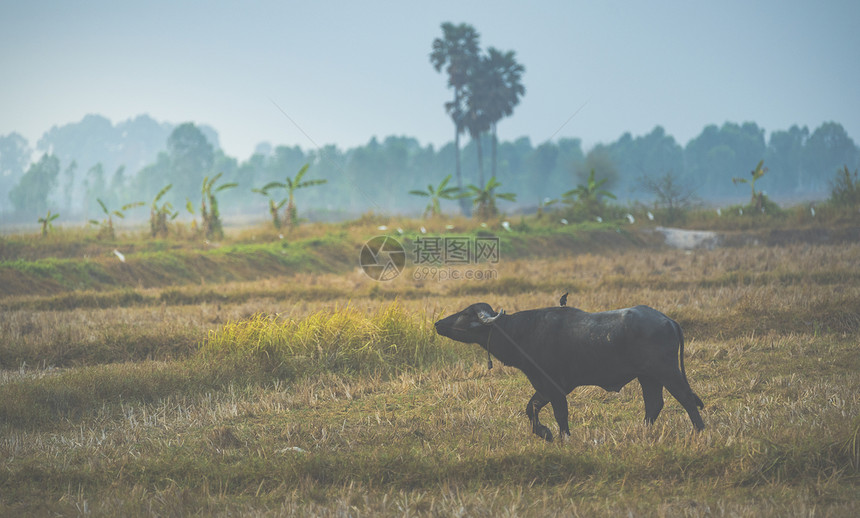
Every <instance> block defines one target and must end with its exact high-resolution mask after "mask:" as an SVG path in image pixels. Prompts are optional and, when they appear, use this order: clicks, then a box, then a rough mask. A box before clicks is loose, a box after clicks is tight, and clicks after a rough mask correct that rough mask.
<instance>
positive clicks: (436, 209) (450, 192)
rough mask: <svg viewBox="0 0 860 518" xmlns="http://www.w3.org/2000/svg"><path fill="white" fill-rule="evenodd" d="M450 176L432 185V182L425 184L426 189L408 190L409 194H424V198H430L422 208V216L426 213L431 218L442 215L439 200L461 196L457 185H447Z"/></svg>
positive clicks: (454, 198)
mask: <svg viewBox="0 0 860 518" xmlns="http://www.w3.org/2000/svg"><path fill="white" fill-rule="evenodd" d="M451 176H452V175H450V174H449V175H448V176H446V177H445V178H444V179H443V180H442V182H441V183H440V184H439V185H438V186H436V187H433V185H432V184H428V185H427V190H426V191H422V190H418V189H415V190H412V191H409V194H412V195H414V196H424V197H425V198H430V201H429V203H428V204H427V208H425V209H424V217H425V218H426V217H427V216H428V215H429V216H430V217H431V218H435V217H438V216H441V215H442V209H441V208H440V206H439V200H456V199H457V198H461V197H462V196H463V194H462V193H461V192H460V189H459V188H458V187H448V182H450V181H451Z"/></svg>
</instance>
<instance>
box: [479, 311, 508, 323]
mask: <svg viewBox="0 0 860 518" xmlns="http://www.w3.org/2000/svg"><path fill="white" fill-rule="evenodd" d="M504 314H505V310H504V309H503V310H501V311H499V312H498V313H496V314H495V315H490V314H489V313H487V312H486V311H481V312H480V313H478V320H480V321H481V323H482V324H492V323H493V322H495V321H496V319H497V318H499V317H500V316H502V315H504Z"/></svg>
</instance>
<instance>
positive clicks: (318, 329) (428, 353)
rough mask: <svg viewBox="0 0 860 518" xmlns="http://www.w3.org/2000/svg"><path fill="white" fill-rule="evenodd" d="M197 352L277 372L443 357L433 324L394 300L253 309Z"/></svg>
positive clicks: (388, 365) (388, 370)
mask: <svg viewBox="0 0 860 518" xmlns="http://www.w3.org/2000/svg"><path fill="white" fill-rule="evenodd" d="M200 354H201V355H202V356H203V357H204V358H206V359H207V360H210V361H217V360H219V359H225V358H226V359H231V360H234V361H235V360H238V361H240V362H242V361H248V360H250V361H253V362H258V363H259V364H260V365H261V366H264V368H265V369H267V370H269V371H271V372H272V373H276V374H277V375H280V376H287V377H292V376H294V375H295V374H296V373H298V372H303V373H319V372H324V371H333V372H342V373H346V374H358V373H373V372H379V373H385V374H392V373H395V372H397V371H398V370H400V369H403V368H406V367H412V368H422V367H425V366H428V365H430V364H433V363H435V362H438V361H439V360H441V359H443V358H445V357H446V356H447V355H446V350H445V349H443V348H440V346H439V345H438V344H437V335H436V333H435V331H434V330H433V329H432V325H430V323H428V322H427V321H425V320H423V319H418V318H415V317H414V316H413V315H411V314H409V313H407V312H406V311H405V310H404V309H403V308H402V307H401V306H400V305H399V304H398V303H397V302H394V303H391V304H388V305H387V306H381V307H379V308H378V309H377V310H375V311H374V312H372V313H370V314H367V313H363V312H361V311H359V310H357V309H355V308H353V307H350V306H347V307H346V308H343V309H337V308H335V309H334V310H324V311H318V312H316V313H313V314H311V315H308V316H307V317H305V318H301V319H281V318H279V317H278V316H277V315H266V314H262V313H258V314H256V315H254V316H252V317H251V318H249V319H246V320H241V321H233V322H228V323H227V324H225V325H224V326H223V327H221V328H220V329H217V330H213V331H210V332H209V336H208V337H207V339H206V340H205V341H204V342H203V344H202V346H201V349H200Z"/></svg>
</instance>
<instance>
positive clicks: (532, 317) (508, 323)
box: [436, 303, 705, 441]
mask: <svg viewBox="0 0 860 518" xmlns="http://www.w3.org/2000/svg"><path fill="white" fill-rule="evenodd" d="M436 332H437V333H439V334H440V335H442V336H446V337H448V338H451V339H452V340H456V341H458V342H463V343H474V344H478V345H480V346H481V347H483V348H484V349H486V350H487V352H488V354H489V353H492V354H493V355H494V356H495V357H496V358H498V359H499V360H501V361H502V362H503V363H505V364H506V365H511V366H513V367H516V368H518V369H520V370H521V371H523V373H524V374H525V375H526V377H528V379H529V381H530V382H531V384H532V386H533V387H534V389H535V393H534V395H533V396H532V398H531V399H530V400H529V402H528V405H527V406H526V415H528V418H529V421H531V425H532V431H533V432H534V433H535V434H536V435H537V436H538V437H542V438H543V439H546V440H547V441H551V440H552V433H551V432H550V431H549V428H547V427H546V426H544V425H542V424H541V423H540V421H539V419H538V413H539V412H540V410H541V408H543V407H544V406H545V405H546V404H547V403H551V404H552V411H553V413H554V414H555V420H556V421H557V422H558V427H559V433H562V434H567V435H570V428H569V427H568V423H567V394H569V393H570V392H571V391H572V390H573V389H575V388H576V387H578V386H581V385H596V386H598V387H602V388H603V389H605V390H611V391H615V392H618V391H620V390H621V387H623V386H624V385H626V384H627V383H629V382H630V381H632V380H633V378H637V379H638V380H639V383H640V384H641V385H642V398H643V399H644V400H645V420H646V421H647V422H648V423H653V422H654V420H656V419H657V416H658V415H659V414H660V410H661V409H662V408H663V387H666V388H667V389H668V390H669V393H670V394H672V396H674V397H675V399H677V400H678V401H679V402H680V403H681V405H683V406H684V409H685V410H686V411H687V414H689V416H690V420H691V421H692V422H693V426H695V427H696V429H697V430H701V429H703V428H704V427H705V424H704V423H703V422H702V417H701V416H700V415H699V410H698V409H697V406H698V407H699V408H704V403H702V400H701V399H699V396H697V395H696V394H694V393H693V390H692V389H691V388H690V384H689V382H688V381H687V375H686V373H685V371H684V335H683V333H682V332H681V326H679V325H678V323H677V322H675V321H674V320H672V319H671V318H669V317H667V316H666V315H664V314H663V313H660V312H659V311H657V310H655V309H652V308H650V307H648V306H636V307H633V308H626V309H618V310H615V311H605V312H602V313H587V312H585V311H582V310H579V309H576V308H572V307H569V306H566V307H553V308H544V309H532V310H528V311H520V312H518V313H514V314H511V315H506V314H505V312H504V311H499V312H498V313H496V312H495V311H493V308H492V307H490V305H489V304H485V303H478V304H473V305H471V306H469V307H468V308H466V309H464V310H463V311H460V312H459V313H456V314H454V315H451V316H449V317H447V318H443V319H442V320H439V321H438V322H436ZM679 358H680V368H679Z"/></svg>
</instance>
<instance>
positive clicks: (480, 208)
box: [466, 176, 517, 219]
mask: <svg viewBox="0 0 860 518" xmlns="http://www.w3.org/2000/svg"><path fill="white" fill-rule="evenodd" d="M501 186H502V183H501V182H499V181H498V180H496V177H495V176H493V177H492V178H490V179H489V181H487V184H486V185H484V186H482V187H479V186H477V185H469V186H468V187H466V196H467V197H469V198H472V204H473V205H474V206H475V208H476V209H475V216H477V217H478V218H481V219H489V218H492V217H494V216H497V215H498V214H499V209H498V208H497V207H496V200H507V201H517V195H516V194H514V193H512V192H501V193H497V192H496V188H498V187H501Z"/></svg>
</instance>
